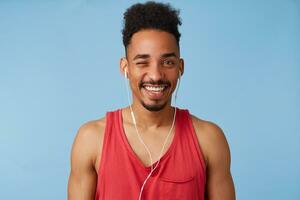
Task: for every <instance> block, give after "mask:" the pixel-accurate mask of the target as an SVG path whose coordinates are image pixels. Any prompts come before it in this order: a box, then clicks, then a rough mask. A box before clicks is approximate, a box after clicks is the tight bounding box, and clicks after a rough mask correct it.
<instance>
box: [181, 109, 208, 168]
mask: <svg viewBox="0 0 300 200" xmlns="http://www.w3.org/2000/svg"><path fill="white" fill-rule="evenodd" d="M179 113H180V114H179V116H178V121H180V123H177V124H178V127H177V128H178V129H179V133H180V139H181V140H184V139H187V141H189V145H192V146H193V147H194V148H193V149H195V152H194V153H195V154H196V155H197V157H198V158H199V160H200V162H201V165H202V169H203V170H204V171H205V169H206V167H205V166H206V164H205V160H204V156H203V151H202V149H201V146H200V144H199V140H198V137H197V134H196V131H195V128H194V125H193V121H192V116H191V114H190V112H189V110H187V109H181V110H179ZM185 133H187V134H185ZM182 137H185V138H182Z"/></svg>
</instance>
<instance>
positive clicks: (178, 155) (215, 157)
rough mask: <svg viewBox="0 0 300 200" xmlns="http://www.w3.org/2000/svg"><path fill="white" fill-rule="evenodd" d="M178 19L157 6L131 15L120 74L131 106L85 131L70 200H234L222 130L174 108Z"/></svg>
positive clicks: (76, 149) (179, 68)
mask: <svg viewBox="0 0 300 200" xmlns="http://www.w3.org/2000/svg"><path fill="white" fill-rule="evenodd" d="M178 13H179V12H178V11H176V10H174V9H173V8H172V7H170V5H168V4H162V3H155V2H147V3H145V4H135V5H133V6H131V7H130V8H129V9H127V11H126V12H125V14H124V22H125V23H124V29H123V32H122V33H123V43H124V46H125V52H126V57H124V58H121V61H120V70H121V72H122V73H123V74H124V76H125V77H126V80H127V79H128V81H129V84H130V88H131V90H132V100H133V102H132V105H130V106H129V107H126V108H123V109H118V110H117V111H114V112H108V113H107V115H106V116H105V117H104V118H102V119H100V120H95V121H90V122H88V123H86V124H84V125H83V126H82V127H80V129H79V131H78V133H77V136H76V138H75V141H74V144H73V147H72V155H71V173H70V178H69V185H68V199H69V200H75V199H76V200H77V199H79V200H87V199H96V200H100V199H101V200H102V199H107V200H115V199H125V200H127V199H130V200H137V199H146V200H147V199H151V200H156V199H163V200H169V199H170V200H171V199H172V200H174V199H180V200H193V199H195V200H196V199H197V200H203V199H209V200H220V199H221V200H233V199H235V192H234V185H233V180H232V177H231V173H230V152H229V147H228V144H227V142H226V138H225V136H224V134H223V132H222V130H221V129H220V128H219V127H218V126H217V125H215V124H213V123H211V122H208V121H204V120H202V119H199V118H197V117H195V116H193V115H190V114H189V112H188V111H187V110H182V109H179V108H176V107H172V106H171V99H172V94H173V93H174V92H175V90H176V86H177V84H179V83H178V81H180V77H181V76H182V75H183V73H184V61H183V59H182V58H180V49H179V39H180V33H179V32H178V25H181V21H180V19H179V17H178Z"/></svg>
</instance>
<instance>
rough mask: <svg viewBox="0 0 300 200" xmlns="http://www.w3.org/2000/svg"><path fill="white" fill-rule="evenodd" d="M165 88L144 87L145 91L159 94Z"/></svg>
mask: <svg viewBox="0 0 300 200" xmlns="http://www.w3.org/2000/svg"><path fill="white" fill-rule="evenodd" d="M164 88H165V87H153V86H145V89H146V90H149V91H151V92H161V91H163V89H164Z"/></svg>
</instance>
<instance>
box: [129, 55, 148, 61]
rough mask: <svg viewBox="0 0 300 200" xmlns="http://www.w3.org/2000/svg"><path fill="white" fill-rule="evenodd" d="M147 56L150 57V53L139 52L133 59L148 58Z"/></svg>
mask: <svg viewBox="0 0 300 200" xmlns="http://www.w3.org/2000/svg"><path fill="white" fill-rule="evenodd" d="M146 58H150V55H148V54H137V55H136V56H134V58H133V60H137V59H146Z"/></svg>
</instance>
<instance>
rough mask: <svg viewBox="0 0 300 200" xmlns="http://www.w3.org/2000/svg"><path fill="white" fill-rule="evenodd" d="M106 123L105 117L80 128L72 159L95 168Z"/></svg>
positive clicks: (75, 140) (73, 147)
mask: <svg viewBox="0 0 300 200" xmlns="http://www.w3.org/2000/svg"><path fill="white" fill-rule="evenodd" d="M105 121H106V118H105V117H103V118H101V119H97V120H92V121H88V122H86V123H84V124H83V125H81V126H80V128H79V129H78V131H77V134H76V136H75V139H74V143H73V146H72V159H74V160H78V161H80V162H85V163H86V164H89V165H90V166H91V167H92V166H93V167H94V166H95V163H96V161H97V159H98V156H99V154H100V153H101V152H99V151H101V149H102V148H101V147H102V143H103V136H104V130H105Z"/></svg>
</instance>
